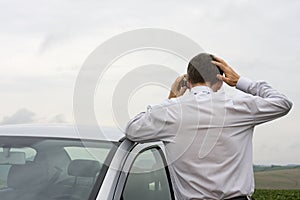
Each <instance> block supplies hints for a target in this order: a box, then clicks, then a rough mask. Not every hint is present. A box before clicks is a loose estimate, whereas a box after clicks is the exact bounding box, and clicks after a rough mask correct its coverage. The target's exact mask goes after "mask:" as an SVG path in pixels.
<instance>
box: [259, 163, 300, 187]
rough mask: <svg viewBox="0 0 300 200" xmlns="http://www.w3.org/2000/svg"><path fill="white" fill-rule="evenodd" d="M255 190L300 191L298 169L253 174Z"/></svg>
mask: <svg viewBox="0 0 300 200" xmlns="http://www.w3.org/2000/svg"><path fill="white" fill-rule="evenodd" d="M254 177H255V187H256V188H257V189H271V190H300V168H296V169H284V170H270V171H260V172H255V173H254Z"/></svg>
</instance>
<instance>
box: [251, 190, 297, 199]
mask: <svg viewBox="0 0 300 200" xmlns="http://www.w3.org/2000/svg"><path fill="white" fill-rule="evenodd" d="M253 198H254V199H255V200H299V199H300V190H265V189H256V190H255V192H254V195H253Z"/></svg>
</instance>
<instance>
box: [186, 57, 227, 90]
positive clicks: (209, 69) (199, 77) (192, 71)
mask: <svg viewBox="0 0 300 200" xmlns="http://www.w3.org/2000/svg"><path fill="white" fill-rule="evenodd" d="M213 60H215V59H214V57H213V56H212V55H211V54H208V53H200V54H198V55H197V56H195V57H193V58H192V60H191V61H190V62H189V64H188V68H187V74H188V79H189V81H190V82H191V83H192V84H195V83H208V82H209V83H210V84H212V85H213V84H215V83H217V82H218V81H219V79H218V78H217V75H218V74H221V75H223V71H222V70H221V69H220V68H219V67H218V66H216V65H214V64H213V63H211V61H213Z"/></svg>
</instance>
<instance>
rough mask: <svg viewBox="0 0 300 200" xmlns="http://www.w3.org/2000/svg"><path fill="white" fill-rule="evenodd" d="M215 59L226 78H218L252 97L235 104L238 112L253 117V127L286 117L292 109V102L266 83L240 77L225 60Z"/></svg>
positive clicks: (237, 101)
mask: <svg viewBox="0 0 300 200" xmlns="http://www.w3.org/2000/svg"><path fill="white" fill-rule="evenodd" d="M214 58H215V59H216V61H212V62H213V63H214V64H215V65H217V66H219V67H220V68H221V69H222V70H223V71H224V75H225V76H221V75H219V76H218V78H219V79H220V80H223V81H224V82H225V83H227V84H228V85H229V86H232V87H233V86H236V88H237V89H239V90H241V91H243V92H245V93H248V94H251V95H252V96H249V97H246V99H236V100H234V104H235V106H236V107H238V109H237V110H240V111H242V112H241V113H244V114H246V115H251V116H252V123H253V125H257V124H260V123H264V122H267V121H271V120H273V119H276V118H279V117H281V116H283V115H286V114H287V113H288V112H289V110H290V109H291V108H292V102H291V101H290V100H289V99H288V98H287V97H286V96H284V95H283V94H281V93H279V92H278V91H277V90H275V89H273V88H272V87H271V86H270V85H268V84H267V83H266V82H262V81H257V82H254V81H251V80H249V79H246V78H244V77H240V76H239V75H238V74H237V73H236V72H235V71H234V70H233V69H232V68H231V67H230V66H229V65H228V64H227V63H226V62H225V61H224V60H222V59H221V58H218V57H216V56H214ZM244 104H247V106H245V105H244ZM243 105H244V106H243Z"/></svg>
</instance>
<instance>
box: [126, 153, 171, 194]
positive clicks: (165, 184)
mask: <svg viewBox="0 0 300 200" xmlns="http://www.w3.org/2000/svg"><path fill="white" fill-rule="evenodd" d="M170 189H171V184H170V183H169V179H168V175H167V172H166V168H165V166H164V161H163V159H162V156H161V153H160V150H159V149H157V148H152V149H149V150H146V151H144V152H142V153H140V154H139V155H138V156H137V157H136V159H135V160H134V163H133V164H132V166H131V169H130V171H129V174H128V177H127V180H126V183H125V186H124V190H123V194H122V199H123V200H133V199H143V200H153V199H155V200H168V199H172V195H171V190H170Z"/></svg>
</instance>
